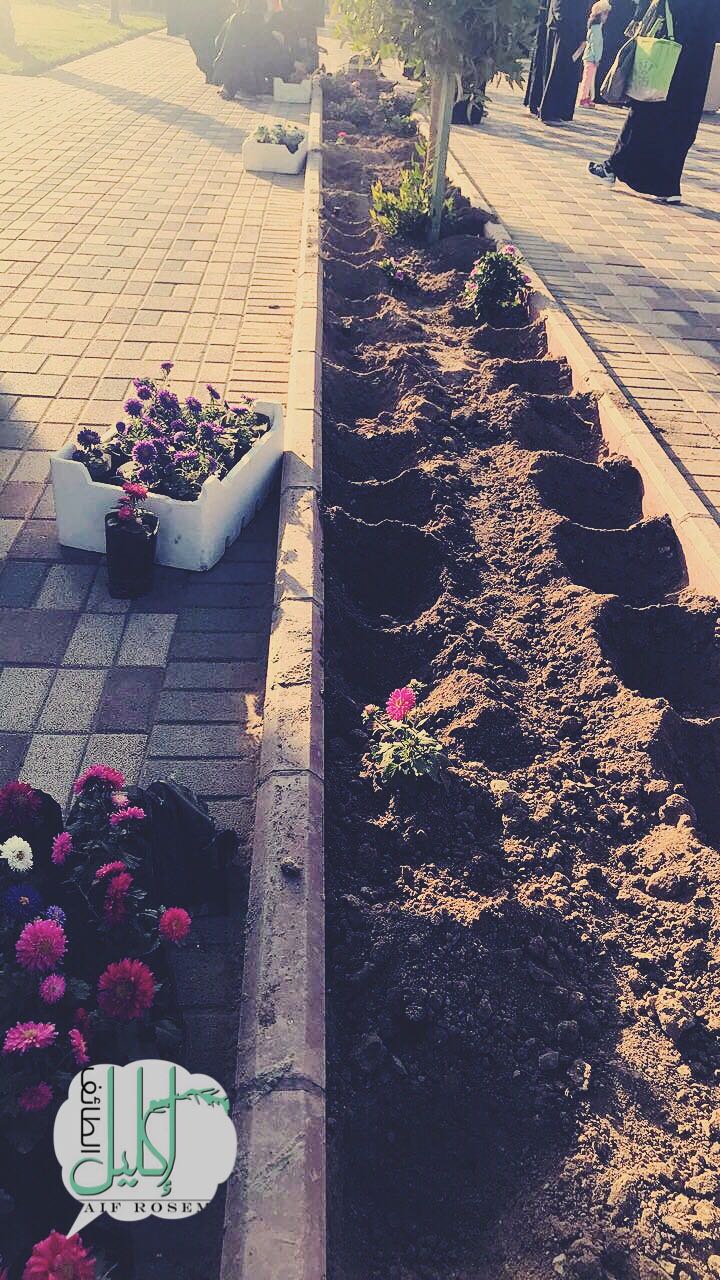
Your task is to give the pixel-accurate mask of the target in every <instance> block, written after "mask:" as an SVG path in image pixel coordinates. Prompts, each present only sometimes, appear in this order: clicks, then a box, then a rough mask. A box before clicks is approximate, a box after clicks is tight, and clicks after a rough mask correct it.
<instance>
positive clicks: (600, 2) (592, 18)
mask: <svg viewBox="0 0 720 1280" xmlns="http://www.w3.org/2000/svg"><path fill="white" fill-rule="evenodd" d="M609 13H610V0H595V4H594V5H593V7H592V9H591V10H590V14H589V17H588V27H587V35H586V37H585V48H584V50H583V56H582V60H583V78H582V82H581V84H580V97H579V100H578V106H579V107H594V106H595V77H596V76H597V69H598V66H599V65H600V59H601V58H602V53H603V27H604V25H605V23H606V22H607V20H608V14H609Z"/></svg>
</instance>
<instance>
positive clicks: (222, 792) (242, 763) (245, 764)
mask: <svg viewBox="0 0 720 1280" xmlns="http://www.w3.org/2000/svg"><path fill="white" fill-rule="evenodd" d="M155 778H169V779H172V780H173V781H175V782H179V783H180V784H181V786H184V787H190V788H191V789H192V790H193V791H196V792H197V793H198V795H201V796H214V797H216V798H218V799H223V798H229V797H232V796H249V795H250V793H251V789H252V786H253V783H254V780H255V763H254V761H252V760H247V759H244V760H197V759H178V758H177V757H173V758H171V759H169V758H160V757H158V758H152V759H149V760H148V761H147V763H146V765H145V767H144V769H143V774H142V780H143V782H145V783H148V782H152V781H153V780H154V779H155Z"/></svg>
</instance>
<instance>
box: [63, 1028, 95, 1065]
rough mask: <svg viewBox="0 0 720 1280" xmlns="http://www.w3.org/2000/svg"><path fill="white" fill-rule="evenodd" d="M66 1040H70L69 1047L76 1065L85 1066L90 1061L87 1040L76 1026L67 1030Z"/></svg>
mask: <svg viewBox="0 0 720 1280" xmlns="http://www.w3.org/2000/svg"><path fill="white" fill-rule="evenodd" d="M68 1040H69V1041H70V1049H71V1051H72V1056H73V1059H74V1062H75V1066H76V1067H86V1066H87V1064H88V1062H89V1061H90V1054H89V1053H88V1047H87V1041H86V1039H85V1037H84V1035H83V1033H82V1031H80V1030H79V1029H78V1028H77V1027H73V1029H72V1031H68Z"/></svg>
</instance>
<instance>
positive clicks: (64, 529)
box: [50, 361, 283, 571]
mask: <svg viewBox="0 0 720 1280" xmlns="http://www.w3.org/2000/svg"><path fill="white" fill-rule="evenodd" d="M171 369H172V364H171V363H170V362H169V361H168V362H166V363H165V364H164V365H163V373H164V375H165V376H164V378H163V379H160V380H158V381H155V380H153V379H151V378H135V379H134V388H135V390H134V393H133V395H132V396H130V398H129V399H128V400H127V401H126V403H125V406H124V412H125V417H124V418H123V419H122V420H121V421H120V422H118V423H116V425H115V427H113V428H112V429H110V430H109V431H107V432H105V433H102V434H101V433H100V432H98V431H94V430H92V429H91V428H89V427H88V428H85V429H83V430H81V431H79V432H78V435H77V439H76V441H74V442H70V443H68V444H67V445H65V446H64V448H62V449H60V450H58V452H57V453H54V454H53V455H52V457H51V460H50V465H51V472H52V483H53V493H54V497H55V512H56V518H57V525H58V538H59V540H60V542H61V543H62V544H63V545H64V546H67V547H77V548H79V549H80V550H82V551H104V550H105V516H106V514H107V513H108V512H109V511H112V510H113V509H114V508H115V507H116V505H117V501H118V497H119V494H120V486H121V485H122V483H123V481H124V480H127V479H132V480H138V481H139V482H140V483H142V484H144V485H146V486H147V488H148V496H147V499H146V500H145V501H144V503H143V505H144V507H145V508H146V509H147V510H148V511H152V512H154V514H155V515H156V516H157V517H158V519H159V522H160V527H159V531H158V546H157V559H158V561H159V563H160V564H165V565H171V566H172V567H173V568H176V569H194V570H198V571H202V570H206V569H210V568H212V566H213V565H214V564H216V563H217V561H218V560H219V559H220V558H221V556H222V555H223V554H224V552H225V550H226V548H227V547H229V546H230V544H231V543H232V542H234V541H235V539H236V538H237V536H238V534H239V533H240V530H241V529H242V528H243V527H244V526H245V525H247V524H249V523H250V521H251V520H252V518H253V516H254V515H255V512H256V511H257V510H258V508H259V507H260V506H261V505H262V503H263V502H264V500H265V498H266V497H267V493H268V490H269V489H270V487H271V485H272V482H273V479H274V476H275V473H276V470H277V468H278V466H279V463H280V460H281V458H282V453H283V415H282V406H281V405H279V404H275V403H265V402H261V401H251V400H249V399H248V398H244V399H243V400H242V402H241V403H233V404H228V402H227V401H226V400H223V399H222V397H221V396H220V393H219V392H218V391H216V389H215V388H214V387H211V386H208V391H209V393H210V401H209V403H208V404H206V405H204V406H203V404H202V403H201V401H200V400H199V399H197V397H195V396H188V397H187V398H186V399H185V400H183V401H181V400H180V399H179V397H178V396H177V395H176V394H175V392H174V391H171V389H170V387H169V386H168V382H167V379H168V375H169V373H170V370H171Z"/></svg>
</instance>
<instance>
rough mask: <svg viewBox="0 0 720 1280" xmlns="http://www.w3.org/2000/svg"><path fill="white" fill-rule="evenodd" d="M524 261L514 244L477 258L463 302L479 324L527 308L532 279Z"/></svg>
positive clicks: (466, 286)
mask: <svg viewBox="0 0 720 1280" xmlns="http://www.w3.org/2000/svg"><path fill="white" fill-rule="evenodd" d="M521 261H522V258H521V256H520V254H519V252H518V250H517V249H516V248H515V245H513V244H506V245H503V247H502V249H499V250H496V251H493V252H491V253H486V254H484V255H483V257H482V258H478V260H477V262H476V263H475V266H474V267H473V269H472V271H471V272H470V276H469V278H468V281H467V283H466V285H465V291H464V293H463V299H462V300H463V304H464V305H465V306H466V307H468V308H469V309H470V310H471V311H472V312H473V314H474V316H475V319H476V320H481V321H484V320H489V319H492V318H493V316H497V315H500V316H501V315H502V314H503V312H505V313H508V312H511V311H514V310H515V309H516V308H518V307H522V306H527V297H528V285H529V284H530V277H529V276H527V275H526V274H525V272H524V271H523V270H522V267H521V266H520V263H521Z"/></svg>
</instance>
